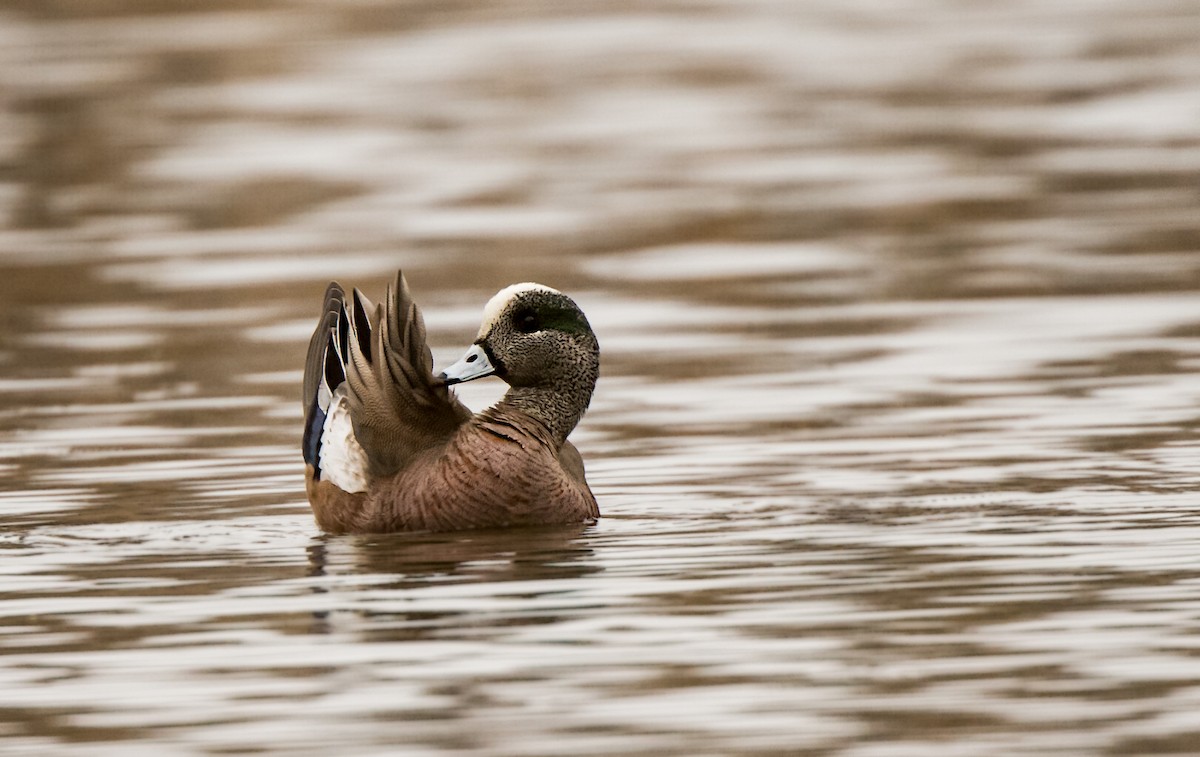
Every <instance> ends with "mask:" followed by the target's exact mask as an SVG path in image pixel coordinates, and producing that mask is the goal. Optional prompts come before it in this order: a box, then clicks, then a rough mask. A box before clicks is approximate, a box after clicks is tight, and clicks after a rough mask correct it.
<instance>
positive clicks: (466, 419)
mask: <svg viewBox="0 0 1200 757" xmlns="http://www.w3.org/2000/svg"><path fill="white" fill-rule="evenodd" d="M599 373H600V347H599V343H598V341H597V339H596V335H595V333H594V332H593V331H592V328H591V326H590V325H589V323H588V320H587V317H586V316H585V315H584V313H583V311H582V310H581V309H580V308H579V306H578V305H577V304H576V303H575V301H574V300H572V299H571V298H570V297H568V296H567V295H565V294H563V293H562V292H560V291H558V290H557V289H552V288H551V287H548V286H545V285H543V284H536V283H532V282H525V283H520V284H513V285H512V286H509V287H506V288H504V289H502V290H500V291H499V292H498V293H496V295H495V296H493V297H492V298H491V299H490V300H488V302H487V304H486V305H485V306H484V308H483V316H482V319H481V323H480V326H479V331H478V333H477V335H476V337H475V341H474V342H473V343H472V344H471V346H470V348H469V349H467V351H466V353H465V354H464V355H463V356H462V358H461V359H460V360H458V361H457V362H455V363H454V364H452V365H450V366H449V367H447V368H446V369H445V370H444V371H442V372H441V373H439V374H437V375H435V374H434V373H433V356H432V352H431V351H430V348H429V345H428V343H427V340H426V331H425V321H424V318H423V317H422V315H421V311H420V309H419V308H418V307H417V304H416V302H415V301H414V300H413V297H412V294H411V292H410V290H409V286H408V282H407V281H406V279H405V277H404V273H403V271H398V272H397V273H396V276H395V279H394V280H393V281H392V283H391V284H390V285H389V286H388V289H387V294H386V297H385V299H384V300H383V302H382V303H380V304H378V305H375V304H372V303H371V301H370V300H368V299H367V298H366V296H364V295H363V294H362V292H360V291H359V290H358V289H357V288H355V289H352V290H351V292H350V294H347V293H346V290H345V289H343V288H342V286H341V285H340V284H338V283H337V282H331V283H330V284H329V286H328V288H327V289H326V291H325V301H324V307H323V310H322V313H321V316H320V319H319V320H318V323H317V327H316V330H315V331H314V332H313V336H312V339H311V340H310V342H309V347H308V356H307V360H306V363H305V370H304V387H303V403H304V431H303V439H302V448H303V455H304V462H305V490H306V492H307V495H308V501H309V504H310V505H311V506H312V511H313V516H314V518H315V519H316V523H317V526H318V527H319V528H320V529H321V530H322V531H325V532H327V533H330V534H351V533H353V534H370V533H390V532H409V531H459V530H466V529H479V528H505V527H517V526H538V525H556V524H568V523H582V522H587V521H594V520H595V519H597V518H599V517H600V510H599V506H598V505H597V502H596V497H595V496H594V495H593V493H592V490H591V488H590V487H589V486H588V482H587V479H586V476H585V471H584V463H583V457H582V456H581V455H580V453H579V450H578V449H576V447H575V445H573V444H572V443H571V442H570V441H568V440H567V437H568V435H570V433H571V432H572V431H573V430H574V429H575V427H576V425H578V423H579V421H580V419H581V418H582V417H583V415H584V413H585V411H586V410H587V408H588V405H589V404H590V402H591V399H592V394H593V392H594V391H595V386H596V381H597V379H598V378H599ZM487 376H495V377H498V378H500V379H501V380H503V381H504V382H506V383H507V384H508V390H507V391H506V393H505V394H504V396H503V397H502V398H501V399H500V400H499V401H498V402H497V403H496V404H495V405H493V406H491V407H489V408H487V409H485V410H482V411H480V412H478V413H473V412H472V411H471V410H470V409H468V408H467V406H466V405H464V404H463V403H462V402H461V401H460V400H459V399H458V397H457V396H456V394H455V392H454V390H453V389H452V388H451V387H453V386H455V385H456V384H461V383H464V382H467V381H475V380H477V379H482V378H484V377H487Z"/></svg>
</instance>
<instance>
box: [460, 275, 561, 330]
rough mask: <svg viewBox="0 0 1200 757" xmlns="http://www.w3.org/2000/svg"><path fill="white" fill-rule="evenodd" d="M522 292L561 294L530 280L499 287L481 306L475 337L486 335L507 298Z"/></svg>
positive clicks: (506, 302) (502, 309)
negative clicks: (481, 313) (477, 331)
mask: <svg viewBox="0 0 1200 757" xmlns="http://www.w3.org/2000/svg"><path fill="white" fill-rule="evenodd" d="M522 292H550V293H551V294H562V292H560V291H558V290H557V289H551V288H550V287H548V286H546V285H545V284H535V283H533V282H532V281H526V282H524V283H521V284H513V285H512V286H508V287H505V288H503V289H501V290H500V291H499V292H496V294H494V295H492V299H490V300H488V302H487V304H486V305H484V306H483V320H482V322H481V323H480V324H479V333H478V334H476V335H475V336H476V338H479V337H484V336H487V334H488V332H489V331H491V330H492V326H494V325H495V324H496V319H497V318H499V317H500V314H501V313H503V312H504V308H505V307H507V306H508V303H509V300H511V299H512V298H513V297H516V296H517V295H518V294H521V293H522Z"/></svg>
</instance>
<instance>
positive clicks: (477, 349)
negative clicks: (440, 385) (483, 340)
mask: <svg viewBox="0 0 1200 757" xmlns="http://www.w3.org/2000/svg"><path fill="white" fill-rule="evenodd" d="M495 372H496V367H495V366H494V365H492V361H491V358H489V357H488V354H487V351H486V350H484V349H483V347H481V346H479V345H478V344H473V345H471V349H469V350H467V354H465V355H463V356H462V358H460V359H459V361H458V362H457V363H455V364H454V365H452V366H450V367H449V368H447V369H446V370H444V371H442V373H441V378H442V380H443V381H445V382H446V385H447V386H449V385H451V384H461V383H463V382H464V381H474V380H475V379H478V378H483V377H484V376H491V375H493V374H494V373H495Z"/></svg>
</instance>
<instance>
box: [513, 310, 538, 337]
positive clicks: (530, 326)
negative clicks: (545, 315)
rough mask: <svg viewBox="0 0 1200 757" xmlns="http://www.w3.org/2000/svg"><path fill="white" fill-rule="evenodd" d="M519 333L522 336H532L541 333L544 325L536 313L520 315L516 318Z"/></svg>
mask: <svg viewBox="0 0 1200 757" xmlns="http://www.w3.org/2000/svg"><path fill="white" fill-rule="evenodd" d="M515 320H516V322H517V331H520V332H521V333H522V334H532V333H533V332H535V331H541V329H542V323H541V320H540V319H539V318H538V317H537V314H535V313H529V312H525V313H518V314H517V317H516V319H515Z"/></svg>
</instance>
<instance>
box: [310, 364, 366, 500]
mask: <svg viewBox="0 0 1200 757" xmlns="http://www.w3.org/2000/svg"><path fill="white" fill-rule="evenodd" d="M317 462H318V463H319V467H320V469H321V478H322V480H325V481H328V482H329V483H331V484H333V485H334V486H336V487H337V488H339V489H341V490H342V491H344V492H348V493H350V494H356V493H359V492H365V491H366V490H367V455H366V453H364V452H363V448H362V446H361V445H360V444H359V443H358V438H357V437H355V436H354V424H353V423H351V422H350V407H349V401H348V400H347V399H346V385H345V384H344V383H343V384H342V385H341V386H339V387H338V388H337V389H336V390H334V392H333V398H332V399H331V400H330V402H329V411H328V413H327V415H326V416H325V429H324V432H323V433H322V434H321V454H320V456H319V457H318V461H317Z"/></svg>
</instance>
